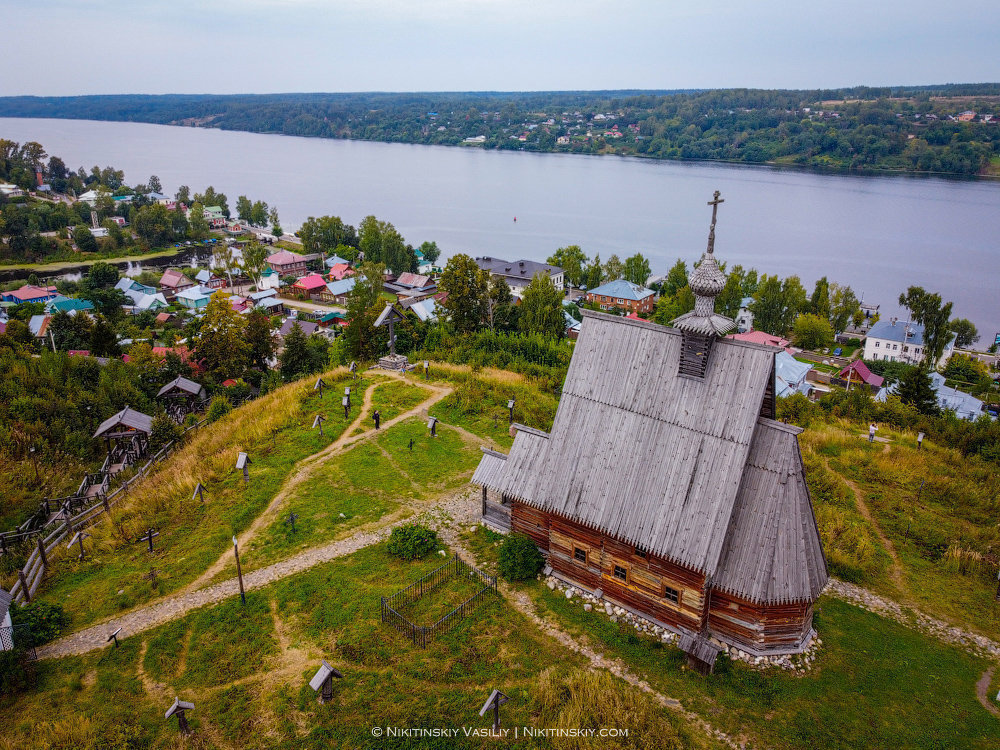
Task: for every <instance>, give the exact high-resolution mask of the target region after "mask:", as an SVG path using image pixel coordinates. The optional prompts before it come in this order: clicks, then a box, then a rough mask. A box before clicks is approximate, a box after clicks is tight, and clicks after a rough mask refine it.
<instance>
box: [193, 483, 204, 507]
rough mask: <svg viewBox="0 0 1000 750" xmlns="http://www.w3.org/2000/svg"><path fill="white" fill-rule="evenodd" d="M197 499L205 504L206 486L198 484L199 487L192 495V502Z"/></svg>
mask: <svg viewBox="0 0 1000 750" xmlns="http://www.w3.org/2000/svg"><path fill="white" fill-rule="evenodd" d="M195 498H198V499H199V500H200V501H201V502H202V503H204V502H205V485H203V484H202V483H201V482H198V486H196V487H195V488H194V494H193V495H191V499H192V500H194V499H195Z"/></svg>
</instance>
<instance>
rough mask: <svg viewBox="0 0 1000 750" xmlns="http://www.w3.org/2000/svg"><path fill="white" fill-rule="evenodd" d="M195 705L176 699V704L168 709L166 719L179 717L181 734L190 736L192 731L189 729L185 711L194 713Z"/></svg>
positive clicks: (178, 725)
mask: <svg viewBox="0 0 1000 750" xmlns="http://www.w3.org/2000/svg"><path fill="white" fill-rule="evenodd" d="M193 710H194V704H193V703H188V702H187V701H182V700H181V699H180V698H174V704H173V705H172V706H171V707H170V708H168V709H167V713H166V715H165V716H164V718H165V719H170V717H171V716H176V717H177V728H178V729H179V730H180V733H181V734H190V733H191V729H190V727H188V723H187V718H186V717H185V716H184V712H185V711H193Z"/></svg>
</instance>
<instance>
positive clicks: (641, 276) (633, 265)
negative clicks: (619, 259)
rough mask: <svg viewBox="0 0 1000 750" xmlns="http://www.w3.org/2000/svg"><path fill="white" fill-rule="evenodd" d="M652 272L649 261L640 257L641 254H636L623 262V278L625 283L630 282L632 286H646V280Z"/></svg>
mask: <svg viewBox="0 0 1000 750" xmlns="http://www.w3.org/2000/svg"><path fill="white" fill-rule="evenodd" d="M651 273H652V270H651V269H650V267H649V261H648V260H646V258H645V257H644V256H643V255H642V253H636V254H635V255H633V256H632V257H631V258H627V259H626V260H625V270H624V277H625V280H626V281H631V282H632V283H633V284H638V285H639V286H646V280H647V279H648V278H649V275H650V274H651Z"/></svg>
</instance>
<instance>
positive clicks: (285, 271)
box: [266, 250, 308, 276]
mask: <svg viewBox="0 0 1000 750" xmlns="http://www.w3.org/2000/svg"><path fill="white" fill-rule="evenodd" d="M266 263H267V265H268V267H269V268H270V269H271V270H272V271H274V272H275V273H277V274H278V275H279V276H298V275H300V274H304V273H305V272H306V268H307V266H308V260H307V259H306V257H305V256H304V255H299V254H298V253H293V252H292V251H291V250H279V251H278V252H276V253H274V254H272V255H269V256H267V261H266Z"/></svg>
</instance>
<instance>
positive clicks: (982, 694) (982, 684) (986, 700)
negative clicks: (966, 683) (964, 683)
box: [976, 667, 1000, 716]
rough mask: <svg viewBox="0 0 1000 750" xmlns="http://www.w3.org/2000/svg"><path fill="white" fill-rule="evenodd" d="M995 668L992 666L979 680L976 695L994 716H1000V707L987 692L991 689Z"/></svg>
mask: <svg viewBox="0 0 1000 750" xmlns="http://www.w3.org/2000/svg"><path fill="white" fill-rule="evenodd" d="M993 669H994V667H990V668H989V669H987V670H986V671H985V672H983V676H982V677H980V678H979V682H977V683H976V697H977V698H978V699H979V702H980V703H982V704H983V708H985V709H986V710H987V711H989V712H990V713H991V714H993V715H994V716H1000V709H998V708H997V707H996V703H994V702H993V701H992V700H991V699H990V696H989V695H988V694H987V692H986V691H987V690H989V689H990V681H991V680H992V679H993Z"/></svg>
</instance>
